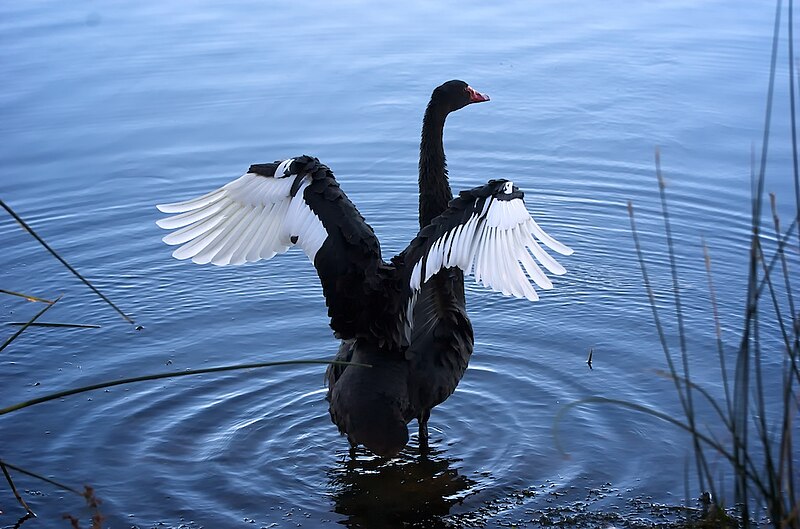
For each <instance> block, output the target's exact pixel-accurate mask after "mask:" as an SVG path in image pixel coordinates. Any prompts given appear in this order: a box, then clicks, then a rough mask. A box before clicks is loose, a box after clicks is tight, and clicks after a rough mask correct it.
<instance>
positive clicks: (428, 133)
mask: <svg viewBox="0 0 800 529" xmlns="http://www.w3.org/2000/svg"><path fill="white" fill-rule="evenodd" d="M446 118H447V112H446V111H445V110H443V109H442V108H441V107H440V106H439V105H436V104H435V103H434V101H433V100H431V102H430V103H428V108H427V109H425V118H424V119H423V120H422V141H421V142H420V146H419V226H420V228H424V227H425V226H427V225H428V224H430V222H431V220H433V219H434V218H435V217H437V216H439V215H440V214H441V213H442V212H443V211H444V210H445V209H447V204H448V203H449V202H450V200H451V199H452V198H453V194H452V192H451V191H450V184H449V183H448V181H447V162H446V161H445V157H444V145H443V144H442V133H443V132H444V121H445V119H446Z"/></svg>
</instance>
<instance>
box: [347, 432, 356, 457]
mask: <svg viewBox="0 0 800 529" xmlns="http://www.w3.org/2000/svg"><path fill="white" fill-rule="evenodd" d="M347 442H348V443H350V459H356V448H357V447H358V443H356V442H355V441H353V440H352V439H351V438H350V436H349V435H348V436H347Z"/></svg>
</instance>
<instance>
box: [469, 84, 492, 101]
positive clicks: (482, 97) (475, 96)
mask: <svg viewBox="0 0 800 529" xmlns="http://www.w3.org/2000/svg"><path fill="white" fill-rule="evenodd" d="M467 92H469V102H470V103H483V102H484V101H489V96H487V95H486V94H481V93H480V92H476V91H475V89H474V88H472V87H471V86H469V85H468V86H467Z"/></svg>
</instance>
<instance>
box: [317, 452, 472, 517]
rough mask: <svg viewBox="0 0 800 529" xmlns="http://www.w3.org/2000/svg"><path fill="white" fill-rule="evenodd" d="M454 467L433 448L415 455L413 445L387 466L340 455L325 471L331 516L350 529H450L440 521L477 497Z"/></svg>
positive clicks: (365, 456) (368, 457)
mask: <svg viewBox="0 0 800 529" xmlns="http://www.w3.org/2000/svg"><path fill="white" fill-rule="evenodd" d="M459 461H460V460H458V459H453V458H448V457H446V456H445V454H444V452H443V451H441V450H437V449H436V448H434V447H431V448H430V449H429V450H428V453H427V455H421V454H420V451H419V448H418V447H417V446H416V443H415V444H414V445H409V446H407V447H406V448H405V449H404V450H403V451H402V452H400V454H399V455H398V456H397V457H395V458H392V459H389V460H387V459H385V458H381V457H377V456H374V455H373V454H371V453H370V452H368V451H367V450H365V449H359V450H356V451H355V457H354V458H353V457H350V454H349V453H348V452H344V451H343V452H341V459H340V461H339V464H338V465H337V466H335V467H333V468H331V469H330V470H329V471H328V477H329V484H330V489H331V495H332V498H333V510H334V512H336V513H338V514H341V515H343V516H346V517H347V518H346V520H344V521H342V522H340V523H342V524H343V525H345V526H347V527H353V528H357V527H364V528H368V527H370V528H371V527H408V526H411V527H415V526H419V527H433V528H435V527H450V526H451V525H450V524H448V523H447V522H446V521H445V520H443V517H444V516H446V515H447V514H449V513H450V509H451V508H452V507H453V506H454V505H456V504H460V503H461V502H462V501H463V500H464V498H466V497H467V496H469V495H470V494H472V493H475V492H477V489H476V486H477V484H478V483H477V482H476V481H475V480H472V479H470V478H468V477H466V476H462V475H460V474H459V473H458V470H457V468H456V465H457V463H459Z"/></svg>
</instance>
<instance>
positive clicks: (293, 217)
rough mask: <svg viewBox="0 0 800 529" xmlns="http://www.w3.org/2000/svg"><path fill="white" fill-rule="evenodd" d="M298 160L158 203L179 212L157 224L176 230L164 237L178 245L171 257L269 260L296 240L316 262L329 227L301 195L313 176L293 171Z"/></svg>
mask: <svg viewBox="0 0 800 529" xmlns="http://www.w3.org/2000/svg"><path fill="white" fill-rule="evenodd" d="M294 161H295V160H294V159H289V160H286V161H284V162H275V163H273V164H260V165H253V166H251V167H250V170H249V171H248V172H247V173H246V174H244V175H243V176H241V177H239V178H237V179H236V180H234V181H232V182H229V183H227V184H225V185H224V186H222V187H221V188H219V189H216V190H214V191H212V192H210V193H208V194H206V195H203V196H201V197H198V198H194V199H191V200H186V201H183V202H176V203H173V204H160V205H158V206H156V207H157V208H158V209H159V210H160V211H161V212H163V213H178V215H175V216H172V217H168V218H165V219H161V220H159V221H158V222H157V223H156V224H158V225H159V226H160V227H161V228H164V229H169V230H172V229H174V230H176V231H174V232H172V233H170V234H169V235H167V236H165V237H164V238H163V241H164V242H165V243H167V244H170V245H180V247H179V248H178V249H176V250H175V251H174V252H173V253H172V256H173V257H175V258H176V259H189V258H191V259H192V261H194V262H195V263H198V264H207V263H212V264H215V265H220V266H222V265H228V264H242V263H245V262H254V261H259V260H261V259H270V258H272V257H273V256H275V254H278V253H283V252H285V251H286V250H288V249H289V247H291V246H292V245H293V244H298V245H299V246H300V247H301V248H302V249H303V250H304V251H305V253H306V255H308V258H309V259H310V260H311V262H312V263H313V262H314V258H315V256H316V254H317V252H318V251H319V248H320V247H321V246H322V243H323V242H324V241H325V238H326V237H327V232H326V231H325V229H324V227H323V224H322V223H321V222H320V220H319V217H318V216H317V215H316V214H315V213H314V211H313V210H311V209H310V208H309V207H308V205H307V204H306V203H305V201H304V200H303V191H305V189H306V188H307V187H308V185H309V184H310V183H311V177H310V176H309V175H308V174H297V173H295V174H292V172H291V165H292V163H293V162H294ZM293 237H295V238H296V239H295V240H293Z"/></svg>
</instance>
